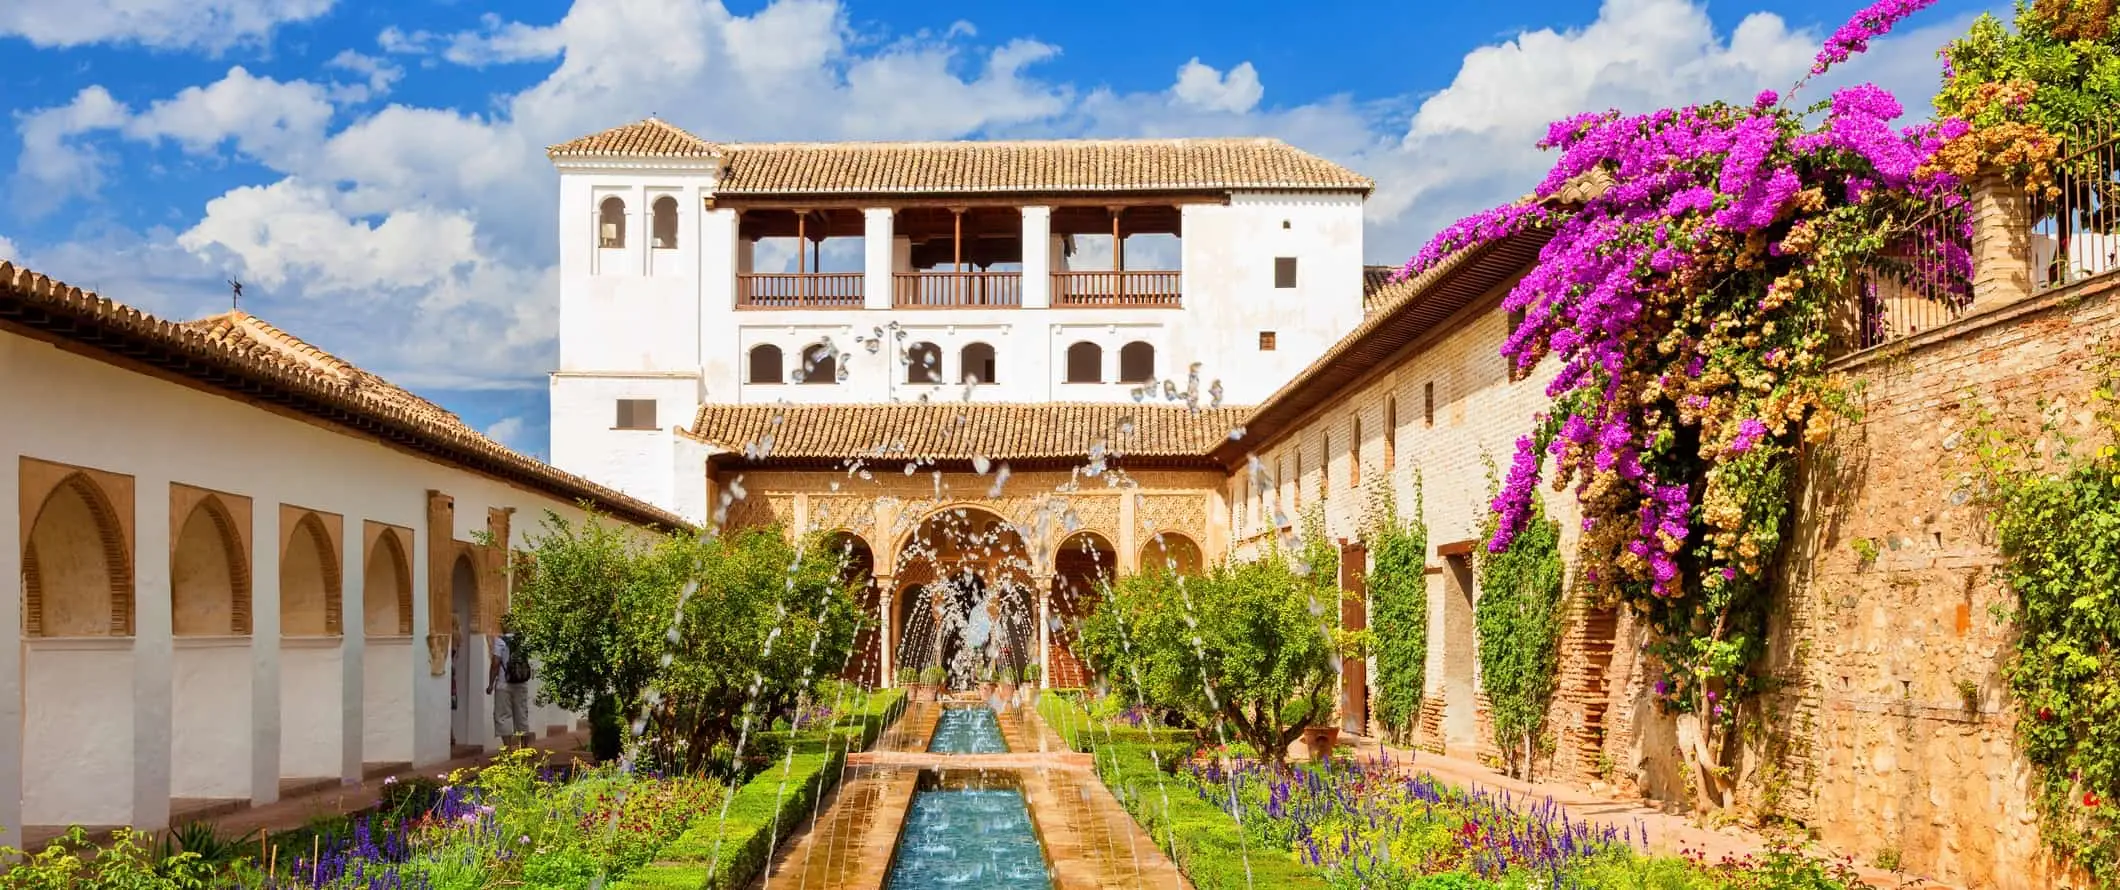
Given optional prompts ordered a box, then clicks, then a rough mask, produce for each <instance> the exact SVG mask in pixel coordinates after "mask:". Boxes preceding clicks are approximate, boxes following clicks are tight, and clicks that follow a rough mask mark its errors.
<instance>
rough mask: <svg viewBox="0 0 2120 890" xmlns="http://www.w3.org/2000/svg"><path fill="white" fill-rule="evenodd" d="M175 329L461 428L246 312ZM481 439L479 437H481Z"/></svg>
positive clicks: (433, 408) (438, 410)
mask: <svg viewBox="0 0 2120 890" xmlns="http://www.w3.org/2000/svg"><path fill="white" fill-rule="evenodd" d="M178 326H179V327H183V328H189V329H191V330H195V331H199V332H201V333H204V334H205V335H206V337H207V339H208V340H210V341H214V342H218V343H222V344H224V345H226V346H228V347H230V348H236V349H242V348H246V347H247V346H248V344H251V343H256V344H258V345H260V346H263V347H265V348H267V349H270V350H273V351H274V352H277V353H279V354H280V355H281V356H282V357H284V358H286V359H287V360H289V361H292V362H295V363H297V364H300V365H305V366H307V367H309V368H310V369H311V370H312V371H314V372H315V373H316V374H317V375H318V376H321V377H326V378H331V379H335V380H337V381H339V382H340V383H342V384H344V385H346V386H348V387H351V388H353V389H356V390H359V391H361V392H364V393H366V394H368V395H370V396H373V397H375V398H378V399H381V400H383V401H385V402H389V403H391V404H394V405H397V406H398V407H400V408H403V409H404V410H405V411H407V412H408V413H412V414H417V415H420V416H422V417H424V418H426V419H427V420H429V421H431V422H433V423H435V424H438V425H444V426H453V427H461V428H463V429H465V430H467V431H471V432H472V434H473V435H479V433H477V431H475V430H471V428H470V427H468V426H464V421H463V419H462V418H459V417H457V416H456V415H455V414H454V413H451V412H450V411H449V410H448V409H445V408H443V407H442V406H440V405H437V404H435V403H433V402H430V401H427V400H426V399H423V398H420V397H419V396H416V395H413V394H412V393H411V392H408V391H406V390H404V389H401V388H399V387H398V386H397V385H396V384H394V383H391V382H390V381H388V380H384V379H383V378H381V377H377V376H376V375H374V374H370V373H368V372H367V371H363V370H361V369H360V368H357V367H355V366H354V365H353V363H352V362H349V361H346V360H345V359H342V358H339V357H338V356H335V355H332V354H331V353H328V352H325V351H324V350H322V349H319V348H317V347H316V346H313V345H311V344H310V343H309V342H308V341H305V340H303V339H302V338H300V337H296V336H295V335H293V334H290V333H288V332H286V331H283V330H281V329H279V328H278V327H275V326H273V325H272V324H271V323H270V322H267V321H266V320H264V319H262V318H259V317H257V316H255V315H251V314H250V313H247V312H242V311H234V312H223V313H221V314H220V315H210V316H207V317H205V318H201V319H198V320H196V321H186V322H179V323H178ZM481 438H483V436H481Z"/></svg>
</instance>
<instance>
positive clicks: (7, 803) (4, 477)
mask: <svg viewBox="0 0 2120 890" xmlns="http://www.w3.org/2000/svg"><path fill="white" fill-rule="evenodd" d="M9 339H12V338H9ZM8 350H9V344H7V343H4V342H0V360H4V359H5V358H7V356H6V355H5V353H6V352H7V351H8ZM11 427H12V425H11V424H0V455H5V457H4V458H0V597H4V598H5V599H6V600H7V602H10V603H20V602H22V601H23V600H22V546H21V541H22V512H23V511H22V509H21V507H20V506H18V505H19V504H20V503H21V496H22V475H21V469H22V461H21V459H20V458H18V457H16V456H15V455H16V454H17V453H18V452H17V449H16V445H17V444H18V443H16V442H13V441H10V440H11V439H12V438H14V436H13V435H10V434H11V433H13V432H14V430H13V429H12V428H11ZM0 652H11V653H14V655H13V657H10V658H0V843H4V844H6V845H8V846H11V847H23V846H27V845H26V844H24V843H23V841H22V827H21V826H22V610H21V609H20V608H9V609H0Z"/></svg>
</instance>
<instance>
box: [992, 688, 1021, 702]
mask: <svg viewBox="0 0 2120 890" xmlns="http://www.w3.org/2000/svg"><path fill="white" fill-rule="evenodd" d="M994 697H997V698H999V699H1001V701H1002V703H1003V704H1011V705H1012V704H1015V703H1016V684H1014V683H996V684H994Z"/></svg>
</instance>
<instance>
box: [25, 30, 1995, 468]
mask: <svg viewBox="0 0 2120 890" xmlns="http://www.w3.org/2000/svg"><path fill="white" fill-rule="evenodd" d="M1855 8H1856V7H1855V5H1854V4H1853V3H1842V2H1817V0H1801V2H1794V0H1765V2H1741V0H1718V2H1716V3H1714V4H1713V5H1709V4H1706V3H1701V2H1695V0H1607V2H1604V3H1603V4H1601V5H1600V4H1593V3H1560V2H1539V0H1532V2H1518V3H1511V4H1433V3H1405V2H1399V3H1383V2H1379V3H1351V2H1313V3H1308V4H1301V5H1294V4H1287V3H1267V2H1256V0H1234V2H1223V3H1215V4H1185V3H1144V2H1140V0H1133V2H1116V0H1076V2H1072V3H1067V4H1035V3H993V2H969V0H923V2H918V3H914V2H902V0H901V2H880V0H879V2H865V0H846V2H830V0H775V2H766V0H731V2H726V3H722V2H714V0H572V2H567V0H517V2H514V3H509V4H496V3H482V2H480V0H396V2H365V3H364V2H355V0H5V2H4V3H0V97H4V98H0V101H4V102H5V103H6V104H7V111H8V120H7V121H6V124H7V127H8V128H7V129H6V130H5V131H4V132H0V197H4V198H5V200H4V201H0V258H8V259H13V260H14V261H16V262H18V263H22V264H25V265H28V266H30V267H31V268H34V269H37V270H38V271H41V272H44V273H46V274H50V275H52V276H54V277H57V278H60V279H63V280H65V281H67V282H69V283H72V284H76V285H80V286H83V287H91V288H94V289H97V290H99V291H102V292H103V293H105V294H106V295H108V296H111V297H113V298H115V299H118V300H120V301H123V302H127V303H131V304H134V305H137V306H140V307H141V308H143V309H146V310H148V311H151V312H155V313H157V314H161V315H164V316H166V317H173V318H192V317H197V316H201V315H205V314H210V313H212V312H217V311H222V310H225V309H226V308H227V296H226V288H225V286H224V285H223V284H222V282H223V281H224V280H225V279H227V278H229V277H236V278H240V279H242V280H243V281H245V282H246V284H247V286H246V297H245V308H246V309H248V310H250V311H253V312H255V313H257V314H258V315H261V316H263V317H265V318H267V319H270V320H272V321H273V322H275V323H276V324H279V325H281V326H282V327H285V328H288V329H289V330H292V331H294V332H296V333H297V334H299V335H301V336H303V337H305V338H307V339H310V340H311V341H313V342H315V343H317V344H318V345H320V346H323V347H324V348H326V349H329V350H331V351H333V352H336V353H338V354H340V355H341V356H343V357H345V358H347V359H349V360H351V361H353V362H355V363H357V364H360V365H362V366H363V367H366V368H368V369H370V370H373V371H375V372H377V373H380V374H383V375H384V376H386V377H388V378H390V379H391V380H393V381H396V382H398V383H400V384H402V385H406V386H408V387H409V388H412V389H414V390H415V391H418V392H420V393H421V394H423V395H426V396H428V397H429V398H432V399H435V400H436V401H439V402H441V403H442V404H443V405H445V406H447V407H449V408H450V409H452V410H454V411H456V412H458V413H459V414H461V415H462V416H463V417H464V419H465V420H466V421H467V422H469V423H471V424H472V425H474V426H477V427H479V428H481V429H484V430H487V431H488V432H490V433H491V434H493V435H495V436H496V437H498V438H500V439H502V440H503V441H505V442H507V443H508V444H510V445H512V446H515V447H517V448H519V449H522V450H524V451H526V452H529V453H532V454H538V455H543V454H545V453H546V451H547V449H546V410H547V409H546V403H545V380H544V376H543V375H544V372H545V371H546V370H548V369H549V368H550V367H551V366H552V365H553V363H554V362H555V361H556V358H557V345H556V343H557V340H556V337H557V329H556V315H557V297H556V292H555V290H554V286H553V279H552V273H553V263H554V252H555V247H554V244H553V241H554V235H553V231H554V226H555V220H554V216H555V215H556V211H555V206H556V201H555V198H554V187H555V178H554V176H553V174H552V171H551V168H550V165H549V164H548V163H547V162H546V161H545V159H544V156H543V153H542V148H543V146H544V145H547V144H550V143H553V142H558V141H561V140H564V139H567V138H570V137H572V136H576V135H581V134H583V133H587V132H593V131H595V130H599V129H602V128H604V127H608V126H613V125H616V124H619V123H624V122H626V121H630V120H633V119H636V118H639V117H643V116H646V115H648V114H650V113H657V114H660V115H662V116H663V117H665V118H667V119H670V120H672V121H674V122H676V123H679V124H681V125H684V126H686V127H688V128H689V129H691V130H692V131H693V132H695V133H698V134H700V135H702V136H705V137H707V138H710V139H727V140H760V139H893V138H901V139H913V138H980V137H1040V136H1086V135H1096V136H1147V135H1153V136H1172V135H1220V134H1256V135H1271V136H1278V137H1281V138H1284V139H1287V140H1289V141H1291V142H1293V143H1295V144H1297V145H1299V146H1302V147H1304V148H1307V149H1310V150H1312V151H1315V152H1317V153H1319V154H1322V155H1325V156H1327V157H1331V158H1333V159H1334V160H1338V161H1340V162H1342V163H1345V164H1347V165H1349V166H1351V167H1353V168H1355V169H1357V170H1360V171H1361V172H1363V173H1366V174H1368V175H1370V176H1372V177H1374V178H1375V179H1376V180H1377V181H1378V186H1379V187H1378V191H1377V194H1376V196H1375V198H1374V199H1372V201H1371V204H1370V208H1369V211H1368V222H1369V231H1368V233H1367V245H1368V253H1369V260H1370V261H1371V262H1398V261H1402V260H1403V259H1404V258H1405V257H1406V256H1407V255H1409V254H1411V253H1412V252H1413V251H1414V250H1415V249H1417V248H1418V247H1419V246H1420V243H1421V241H1422V240H1423V239H1425V238H1426V237H1427V236H1428V235H1429V234H1430V233H1432V232H1434V231H1435V230H1436V229H1438V228H1440V227H1441V226H1443V225H1445V224H1447V223H1448V222H1450V221H1451V220H1452V219H1455V218H1456V217H1458V216H1461V215H1463V214H1465V213H1468V212H1471V211H1473V210H1477V209H1479V208H1481V207H1485V206H1489V205H1492V204H1496V203H1501V202H1504V201H1507V200H1509V199H1511V198H1513V197H1515V196H1517V195H1520V194H1522V193H1523V192H1525V191H1527V190H1528V189H1529V188H1530V186H1531V185H1532V184H1533V183H1534V182H1535V181H1536V179H1537V177H1538V176H1539V174H1540V173H1541V172H1542V171H1543V167H1542V166H1541V160H1542V158H1541V156H1540V154H1539V153H1538V152H1537V151H1536V149H1535V148H1534V147H1533V143H1535V142H1536V141H1537V139H1538V137H1539V136H1540V135H1542V134H1543V132H1544V127H1545V124H1546V123H1547V122H1548V121H1550V120H1552V119H1554V118H1557V117H1561V116H1564V115H1567V114H1570V113H1574V112H1577V111H1582V110H1588V109H1592V108H1606V107H1620V108H1625V109H1629V110H1639V109H1642V108H1648V107H1656V106H1660V105H1666V104H1672V103H1680V102H1692V101H1702V100H1707V99H1715V98H1749V97H1750V96H1751V95H1752V94H1754V93H1756V92H1757V91H1758V90H1760V89H1762V88H1775V89H1786V88H1787V87H1788V86H1789V85H1790V84H1791V83H1793V82H1795V81H1796V79H1797V78H1798V77H1799V76H1800V75H1801V74H1802V72H1803V70H1804V69H1805V68H1806V67H1808V65H1809V62H1810V58H1811V55H1812V53H1813V52H1815V49H1816V46H1817V43H1818V41H1819V40H1820V39H1821V38H1822V37H1823V35H1824V34H1826V33H1829V32H1831V31H1832V29H1833V28H1835V27H1837V26H1838V25H1839V24H1840V23H1841V22H1842V21H1844V20H1845V19H1846V18H1847V17H1848V16H1849V15H1850V14H1852V13H1853V12H1854V11H1855ZM1990 8H1993V9H1996V10H1997V11H2001V8H2002V5H2001V4H1994V3H1980V2H1970V0H1940V2H1938V3H1936V5H1935V6H1934V7H1932V8H1930V9H1929V10H1927V11H1926V12H1924V13H1922V14H1921V15H1919V16H1918V17H1916V18H1915V19H1912V20H1910V21H1909V22H1907V23H1906V24H1905V25H1904V26H1903V27H1902V33H1901V34H1900V35H1897V36H1895V37H1893V38H1890V39H1887V40H1884V41H1880V42H1878V43H1877V44H1876V45H1875V46H1874V47H1873V48H1872V50H1871V51H1870V53H1869V54H1867V55H1866V56H1864V57H1862V58H1860V59H1858V60H1857V61H1856V62H1855V63H1854V64H1851V65H1849V66H1847V67H1846V68H1844V69H1842V70H1839V71H1836V72H1835V73H1834V75H1833V76H1832V78H1831V79H1830V80H1829V81H1827V82H1822V83H1819V84H1815V85H1813V86H1811V87H1807V88H1806V89H1807V90H1811V91H1815V92H1814V93H1813V95H1814V96H1822V95H1823V94H1824V92H1825V90H1827V89H1830V88H1831V87H1832V86H1834V85H1835V84H1837V83H1844V82H1847V81H1851V80H1864V79H1866V80H1874V81H1876V82H1878V83H1881V84H1883V85H1885V86H1887V87H1890V88H1892V89H1893V90H1894V91H1895V92H1897V93H1899V94H1900V95H1901V97H1902V98H1903V99H1905V100H1906V103H1907V105H1908V106H1909V109H1910V111H1912V112H1913V113H1914V114H1917V115H1918V114H1922V113H1924V112H1925V111H1926V106H1927V99H1928V96H1929V95H1930V94H1931V93H1932V92H1933V90H1934V85H1935V80H1936V69H1937V64H1936V60H1935V58H1934V52H1935V49H1936V47H1938V46H1939V45H1941V44H1942V43H1943V42H1944V41H1945V40H1947V39H1948V38H1949V37H1951V36H1953V35H1955V34H1957V33H1960V32H1962V31H1963V30H1964V28H1965V26H1966V24H1967V23H1968V22H1969V21H1970V19H1971V18H1972V17H1973V16H1974V15H1977V14H1978V13H1979V12H1981V11H1983V10H1984V9H1990Z"/></svg>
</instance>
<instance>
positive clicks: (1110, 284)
mask: <svg viewBox="0 0 2120 890" xmlns="http://www.w3.org/2000/svg"><path fill="white" fill-rule="evenodd" d="M1178 283H1179V282H1178V273H1177V272H1174V271H1151V272H1133V271H1127V272H1113V271H1109V270H1107V271H1102V272H1054V273H1053V306H1054V307H1055V308H1079V307H1099V308H1107V307H1109V308H1144V309H1145V308H1165V309H1176V308H1178V307H1179V306H1180V305H1181V304H1182V300H1181V298H1180V296H1179V290H1178Z"/></svg>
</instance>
